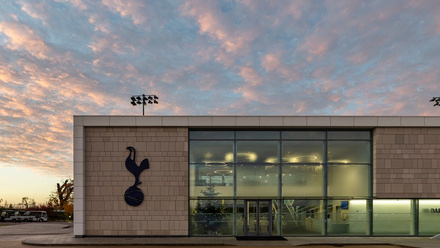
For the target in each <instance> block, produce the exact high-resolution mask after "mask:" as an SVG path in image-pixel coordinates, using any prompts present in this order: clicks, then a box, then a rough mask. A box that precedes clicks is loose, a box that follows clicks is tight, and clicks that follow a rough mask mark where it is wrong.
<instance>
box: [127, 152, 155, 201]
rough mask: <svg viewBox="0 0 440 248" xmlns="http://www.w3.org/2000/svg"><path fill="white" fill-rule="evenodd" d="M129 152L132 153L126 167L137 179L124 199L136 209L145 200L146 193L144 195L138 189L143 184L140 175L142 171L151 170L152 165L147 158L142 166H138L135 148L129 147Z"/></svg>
mask: <svg viewBox="0 0 440 248" xmlns="http://www.w3.org/2000/svg"><path fill="white" fill-rule="evenodd" d="M127 150H129V151H130V154H129V155H128V157H127V159H126V160H125V167H127V170H128V171H130V172H131V174H133V176H134V177H135V181H134V184H133V186H131V187H130V188H128V189H127V190H126V191H125V194H124V199H125V202H126V203H127V204H128V205H130V206H133V207H136V206H139V205H140V204H141V203H142V201H143V200H144V193H142V190H141V189H139V188H138V187H137V186H138V185H139V184H141V183H142V182H141V181H139V175H140V174H141V172H142V171H144V170H146V169H148V168H150V163H149V162H148V159H147V158H146V159H144V160H142V162H141V165H140V166H137V164H136V149H134V147H131V146H129V147H127ZM132 154H133V158H132Z"/></svg>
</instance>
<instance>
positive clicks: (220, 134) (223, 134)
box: [189, 131, 234, 139]
mask: <svg viewBox="0 0 440 248" xmlns="http://www.w3.org/2000/svg"><path fill="white" fill-rule="evenodd" d="M189 138H190V139H234V132H233V131H191V132H189Z"/></svg>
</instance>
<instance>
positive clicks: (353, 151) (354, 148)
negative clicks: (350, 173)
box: [327, 141, 371, 164]
mask: <svg viewBox="0 0 440 248" xmlns="http://www.w3.org/2000/svg"><path fill="white" fill-rule="evenodd" d="M327 144H328V154H327V156H328V162H329V163H344V164H347V163H370V162H371V146H370V141H328V143H327Z"/></svg>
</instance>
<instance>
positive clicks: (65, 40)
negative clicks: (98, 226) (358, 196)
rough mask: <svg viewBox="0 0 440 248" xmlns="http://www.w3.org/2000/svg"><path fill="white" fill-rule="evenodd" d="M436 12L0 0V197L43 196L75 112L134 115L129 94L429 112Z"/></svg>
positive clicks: (287, 110) (219, 103)
mask: <svg viewBox="0 0 440 248" xmlns="http://www.w3.org/2000/svg"><path fill="white" fill-rule="evenodd" d="M438 13H440V1H438V0H432V1H430V0H423V1H418V0H417V1H408V0H386V1H385V0H383V1H360V0H345V1H344V0H335V1H333V0H328V1H324V0H322V1H321V0H320V1H262V0H261V1H259V0H242V1H206V0H203V1H177V0H176V1H163V0H161V1H123V0H99V1H98V0H90V1H87V0H53V1H50V0H46V1H24V0H17V1H5V2H3V3H2V4H1V5H0V151H1V152H0V170H1V172H2V173H0V198H3V199H4V200H5V199H6V200H8V201H9V202H17V201H19V200H21V197H25V196H26V197H30V198H35V199H36V200H37V202H44V201H46V200H47V199H46V198H47V195H48V194H49V193H50V191H52V190H54V189H55V184H56V183H57V182H59V181H60V180H61V179H62V178H66V177H69V176H70V177H71V176H72V116H73V115H121V114H122V115H140V114H141V113H142V110H141V107H139V106H138V107H133V106H132V105H131V104H130V97H131V95H134V94H142V93H145V94H156V95H158V96H159V98H160V100H159V104H158V105H154V106H152V105H149V106H147V107H146V113H147V114H151V115H422V116H429V115H434V116H436V115H438V114H439V111H440V108H433V107H432V104H431V103H429V102H428V101H429V99H430V98H431V97H433V96H438V95H440V90H439V89H440V80H439V79H440V69H439V65H440V15H439V14H438ZM3 172H8V173H9V174H8V173H3ZM11 173H12V174H13V173H15V174H14V175H16V176H20V175H23V176H22V177H24V175H27V176H26V177H28V178H29V180H27V182H28V183H27V184H26V183H21V184H18V183H17V184H16V185H14V183H13V180H10V178H11V177H10V176H8V175H11ZM4 174H7V175H4ZM31 178H32V179H31ZM7 179H8V181H7ZM47 182H51V184H53V185H54V188H53V189H52V188H49V187H48V186H44V187H43V186H41V189H39V190H35V191H38V193H33V192H29V193H28V192H27V191H25V189H29V188H35V189H36V188H37V187H40V186H38V185H45V184H48V183H47ZM5 186H11V187H10V188H11V190H7V191H6V192H5V190H4V189H5ZM12 188H13V189H14V190H12ZM40 192H43V193H40ZM24 194H26V195H24ZM32 194H35V195H32ZM37 194H38V196H37ZM13 197H15V198H13Z"/></svg>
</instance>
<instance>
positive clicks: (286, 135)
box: [282, 131, 325, 140]
mask: <svg viewBox="0 0 440 248" xmlns="http://www.w3.org/2000/svg"><path fill="white" fill-rule="evenodd" d="M282 136H283V139H300V140H317V139H319V140H323V139H325V132H324V131H283V132H282Z"/></svg>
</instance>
